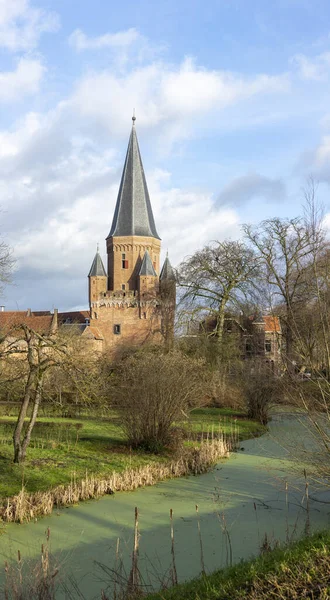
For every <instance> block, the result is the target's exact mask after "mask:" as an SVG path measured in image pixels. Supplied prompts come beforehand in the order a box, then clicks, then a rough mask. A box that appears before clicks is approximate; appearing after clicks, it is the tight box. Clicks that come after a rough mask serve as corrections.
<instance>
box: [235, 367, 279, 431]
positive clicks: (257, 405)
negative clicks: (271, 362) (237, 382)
mask: <svg viewBox="0 0 330 600" xmlns="http://www.w3.org/2000/svg"><path fill="white" fill-rule="evenodd" d="M249 369H250V372H249V373H243V376H244V375H245V376H244V380H243V382H242V388H243V393H244V396H245V402H246V408H247V414H248V417H249V419H254V420H256V421H259V422H260V423H261V424H262V425H266V424H267V423H268V418H269V409H270V408H271V407H272V406H274V404H277V403H278V401H279V397H280V383H279V380H278V379H276V378H275V377H274V375H273V374H272V373H271V371H270V369H268V368H267V367H266V366H260V367H259V368H257V369H256V368H255V367H254V368H253V367H252V372H251V367H250V366H249Z"/></svg>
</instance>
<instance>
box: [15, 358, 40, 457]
mask: <svg viewBox="0 0 330 600" xmlns="http://www.w3.org/2000/svg"><path fill="white" fill-rule="evenodd" d="M35 379H36V373H35V371H34V370H31V371H30V373H29V376H28V380H27V383H26V387H25V393H24V398H23V402H22V404H21V408H20V411H19V415H18V419H17V423H16V427H15V430H14V435H13V444H14V463H20V462H21V452H22V446H21V436H22V430H23V425H24V419H25V417H26V413H27V409H28V407H29V403H30V400H31V395H32V393H33V388H34V385H35Z"/></svg>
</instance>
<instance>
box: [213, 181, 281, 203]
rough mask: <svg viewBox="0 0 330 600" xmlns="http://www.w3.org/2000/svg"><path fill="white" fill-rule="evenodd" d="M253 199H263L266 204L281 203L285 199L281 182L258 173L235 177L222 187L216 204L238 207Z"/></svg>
mask: <svg viewBox="0 0 330 600" xmlns="http://www.w3.org/2000/svg"><path fill="white" fill-rule="evenodd" d="M255 198H263V199H264V200H266V201H268V202H277V203H278V202H283V201H284V200H285V198H286V190H285V186H284V183H283V181H281V180H280V179H273V178H271V177H266V176H264V175H259V174H258V173H248V174H247V175H243V176H241V177H236V178H235V179H234V180H233V181H231V182H230V183H229V184H228V185H227V186H226V187H224V188H223V190H222V191H221V193H220V194H219V196H218V202H219V203H220V204H221V205H232V206H236V207H238V206H242V205H244V204H246V203H247V202H249V201H251V200H253V199H255Z"/></svg>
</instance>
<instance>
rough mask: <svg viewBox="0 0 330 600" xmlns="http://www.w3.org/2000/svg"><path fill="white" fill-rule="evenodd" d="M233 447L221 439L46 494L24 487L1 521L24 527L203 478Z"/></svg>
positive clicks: (2, 511) (9, 500) (7, 502)
mask: <svg viewBox="0 0 330 600" xmlns="http://www.w3.org/2000/svg"><path fill="white" fill-rule="evenodd" d="M233 445H234V441H230V440H227V439H225V438H224V437H223V436H221V437H219V438H213V439H212V440H208V441H206V440H203V441H202V442H201V443H200V444H199V446H196V447H194V448H187V449H185V450H184V452H183V454H182V456H181V457H180V458H179V459H178V460H173V461H171V462H168V463H155V464H152V465H145V466H142V467H139V468H136V469H132V468H127V469H126V470H125V471H123V472H122V473H116V472H115V471H113V472H112V473H110V474H109V475H106V476H104V477H98V476H94V475H93V474H91V475H88V474H87V473H86V476H85V477H84V478H83V479H82V480H80V481H77V480H76V477H72V478H71V482H70V484H69V485H60V486H57V487H55V488H53V489H52V490H49V491H46V492H35V493H29V492H27V491H26V489H25V488H24V487H22V489H21V491H20V492H19V494H17V495H16V496H12V497H10V498H7V499H6V500H5V501H4V502H3V504H2V506H0V519H1V520H2V521H5V522H18V523H22V522H24V521H30V520H33V519H36V518H37V517H39V516H42V515H49V514H50V513H51V512H52V510H53V508H54V507H55V508H59V507H61V506H68V505H70V504H76V503H77V502H79V501H81V500H88V499H92V498H99V497H100V496H103V495H106V494H113V493H115V492H120V491H133V490H135V489H137V488H139V487H144V486H149V485H154V484H155V483H158V482H159V481H162V480H164V479H171V478H174V477H184V476H185V475H200V474H202V473H206V472H207V471H208V470H210V468H212V466H213V465H214V464H215V463H216V462H217V461H218V460H219V459H220V458H224V457H227V456H228V455H229V452H230V450H231V449H232V448H233Z"/></svg>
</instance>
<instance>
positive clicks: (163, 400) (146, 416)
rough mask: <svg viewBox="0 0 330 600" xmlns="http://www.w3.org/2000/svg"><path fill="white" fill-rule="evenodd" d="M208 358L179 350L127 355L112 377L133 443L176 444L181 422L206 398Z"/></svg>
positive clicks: (153, 448) (156, 448) (115, 396)
mask: <svg viewBox="0 0 330 600" xmlns="http://www.w3.org/2000/svg"><path fill="white" fill-rule="evenodd" d="M207 386H208V371H207V369H206V367H205V362H204V361H203V360H200V359H194V358H189V357H187V356H184V355H183V354H182V353H180V352H178V351H173V352H169V353H167V354H164V353H162V352H161V351H159V350H158V351H157V350H147V351H145V352H139V353H137V354H135V355H131V356H128V357H127V358H125V359H123V361H122V362H121V364H119V365H117V367H116V371H115V373H114V377H113V389H112V395H113V399H114V401H115V406H116V407H117V409H118V411H119V414H120V419H121V426H122V428H123V430H124V433H125V434H126V436H127V440H128V442H129V443H130V444H131V446H132V447H134V448H137V447H140V448H143V449H144V450H148V451H151V452H155V453H157V452H160V451H162V450H163V449H164V448H165V447H170V446H172V445H173V444H177V442H178V436H177V433H176V429H175V428H174V427H173V425H174V423H175V424H176V425H177V424H178V423H179V422H180V421H182V420H184V419H185V418H186V417H187V412H189V411H190V410H192V409H193V408H195V407H197V406H201V405H202V404H204V398H206V396H207V394H206V389H207Z"/></svg>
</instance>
